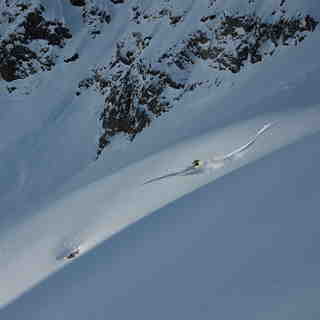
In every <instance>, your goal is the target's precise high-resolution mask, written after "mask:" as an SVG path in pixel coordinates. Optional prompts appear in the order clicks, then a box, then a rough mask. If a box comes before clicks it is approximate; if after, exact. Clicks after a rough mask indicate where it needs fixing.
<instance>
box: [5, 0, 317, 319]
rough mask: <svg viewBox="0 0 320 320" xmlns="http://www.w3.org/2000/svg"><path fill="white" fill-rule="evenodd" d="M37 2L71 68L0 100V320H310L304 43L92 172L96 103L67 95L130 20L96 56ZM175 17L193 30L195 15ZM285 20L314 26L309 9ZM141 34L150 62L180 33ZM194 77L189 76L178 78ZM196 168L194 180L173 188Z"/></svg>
mask: <svg viewBox="0 0 320 320" xmlns="http://www.w3.org/2000/svg"><path fill="white" fill-rule="evenodd" d="M44 2H45V3H48V4H49V5H50V8H51V10H52V14H53V15H60V16H63V17H64V19H65V21H67V22H68V23H69V24H70V25H72V26H73V27H74V30H75V31H77V30H78V32H75V36H74V37H73V39H72V42H71V43H70V44H69V45H68V46H67V47H66V48H65V49H64V50H65V51H66V55H69V56H70V55H71V54H73V52H74V51H75V50H77V51H79V52H80V57H81V58H80V62H79V63H78V64H77V65H75V66H74V67H73V66H72V65H70V68H69V69H68V72H66V71H65V69H64V67H63V65H62V64H61V66H58V67H57V68H56V69H54V70H53V71H51V72H47V73H45V72H44V73H42V74H40V75H36V76H33V78H32V79H31V80H30V79H28V80H23V81H20V82H21V83H23V85H25V86H27V87H28V88H32V91H31V93H30V94H29V95H23V94H22V93H21V92H17V93H14V94H13V95H10V96H7V95H4V94H3V95H0V105H1V110H0V209H1V215H0V253H1V259H0V283H1V287H0V308H1V309H0V319H1V320H2V319H4V320H13V319H32V320H43V319H46V320H53V319H55V320H56V319H77V320H82V319H83V320H86V319H97V320H100V319H101V320H105V319H128V318H131V319H201V320H202V319H219V320H231V319H247V320H251V319H252V320H267V319H273V320H277V319H279V320H280V319H281V320H283V319H290V320H292V319H294V320H295V319H296V320H301V319H318V318H319V316H320V307H319V303H318V297H319V294H320V280H319V279H320V278H319V275H318V274H319V267H320V255H319V250H318V248H319V244H320V233H319V223H320V218H319V214H318V213H319V206H320V191H319V190H320V189H319V174H318V172H319V170H318V166H319V163H320V149H319V139H320V99H319V89H318V84H319V71H320V62H319V55H318V52H319V50H318V49H319V43H320V34H319V31H318V29H317V30H316V31H315V32H314V33H312V34H310V35H309V36H308V37H307V39H306V40H304V42H303V43H301V44H300V45H299V46H298V47H295V48H282V49H280V50H279V51H278V52H277V53H276V54H275V55H274V56H272V57H270V58H266V59H265V60H264V62H263V63H261V64H255V65H248V66H247V67H246V69H245V70H244V71H242V72H240V73H239V74H237V75H232V77H231V76H230V75H226V83H227V84H226V85H225V86H222V87H221V88H219V89H212V88H201V89H199V91H195V92H194V93H192V94H189V95H187V96H186V97H185V98H184V99H183V100H182V102H179V103H178V105H177V106H176V107H175V108H174V109H173V110H171V111H170V112H168V113H167V114H166V115H164V116H162V117H160V118H159V119H157V120H155V121H154V122H153V123H152V125H151V127H150V128H148V129H146V130H145V131H143V132H142V133H141V134H139V135H138V136H137V138H136V139H135V140H134V142H132V143H130V142H128V141H127V140H126V139H125V138H124V137H118V138H117V139H116V140H115V141H114V143H113V144H112V145H111V146H110V147H109V149H108V147H107V148H106V149H105V151H104V152H103V153H102V156H101V157H100V158H99V160H98V161H95V160H94V156H95V150H96V149H95V148H96V141H97V136H98V134H99V132H98V129H97V128H98V123H97V119H98V116H99V110H100V109H99V105H100V104H101V103H102V101H101V97H98V96H97V95H95V94H94V93H92V92H91V93H90V92H89V91H88V93H87V94H82V95H81V96H80V97H77V96H75V94H74V93H75V91H76V90H77V87H76V83H77V82H76V81H75V80H76V79H82V78H83V77H85V76H87V75H88V70H89V67H90V66H92V61H96V62H97V64H103V63H104V61H105V59H106V56H111V55H112V54H113V52H110V50H109V49H108V48H111V47H113V44H114V43H115V41H116V40H117V39H121V38H122V37H125V35H126V34H127V33H128V32H129V30H127V29H128V28H129V27H128V22H127V17H128V16H129V5H128V4H124V5H119V6H120V8H118V9H117V10H118V11H117V13H116V18H115V20H114V21H113V22H112V23H111V24H110V25H107V26H105V28H109V29H108V30H109V31H108V32H107V33H106V34H107V35H108V37H107V39H105V41H98V40H97V39H90V38H88V35H87V33H86V32H85V31H84V30H83V29H82V28H81V27H80V26H81V23H80V21H78V20H77V16H76V15H74V14H71V13H70V12H71V11H72V10H74V8H71V5H69V4H68V1H65V2H64V1H60V0H59V1H49V0H47V1H44ZM149 2H150V7H152V6H154V7H155V8H156V7H157V5H158V3H159V2H158V1H149ZM164 2H165V1H164ZM217 2H219V1H217ZM220 2H221V6H224V8H227V9H228V8H229V9H230V8H233V9H234V10H236V9H239V10H241V8H242V7H243V6H244V4H245V3H247V1H239V0H238V1H237V0H228V1H220ZM279 2H280V1H276V0H274V1H271V0H270V1H267V0H265V1H261V2H259V5H257V10H258V12H260V13H261V14H265V13H266V12H269V11H272V9H273V8H274V7H276V6H279ZM161 3H162V2H161ZM177 3H178V4H181V3H183V4H184V5H183V8H185V9H184V10H187V9H190V8H191V9H190V10H191V12H192V14H191V15H190V16H188V19H190V23H189V24H188V25H190V30H192V23H191V22H192V21H193V20H192V19H196V18H197V17H198V16H199V15H200V14H201V13H202V14H203V12H204V10H205V9H204V8H205V6H204V5H202V4H201V2H200V1H191V0H190V1H177ZM178 4H177V6H178ZM178 7H179V6H178ZM288 10H289V12H292V13H297V12H302V13H306V14H307V13H312V14H313V15H314V16H315V17H316V18H320V4H318V1H315V0H312V1H311V0H309V1H302V0H294V1H293V0H291V1H290V5H288ZM72 12H73V11H72ZM68 19H69V20H70V21H68ZM152 24H153V25H152V27H153V29H152V30H151V27H150V26H149V27H150V32H153V33H154V34H155V35H157V37H158V38H157V39H158V40H157V41H158V42H157V45H154V46H151V47H150V48H148V51H147V53H146V54H149V55H150V57H152V55H153V50H162V49H161V48H162V46H165V45H166V44H167V42H168V41H172V42H174V40H175V39H177V38H179V37H180V36H181V33H182V32H185V31H184V30H182V29H181V30H179V28H180V27H179V26H177V27H176V29H175V31H174V32H173V31H172V30H170V33H169V32H168V30H167V29H166V28H168V27H165V26H162V25H158V24H157V23H156V22H152ZM137 28H143V27H140V26H137ZM130 31H132V30H130ZM108 50H109V51H108ZM203 76H204V75H203V70H202V66H201V64H199V65H198V66H197V67H196V68H195V71H194V74H193V75H192V77H193V78H194V79H195V80H197V79H198V78H199V77H203ZM206 76H208V77H210V75H206ZM57 79H58V81H57ZM70 93H71V94H70ZM268 124H271V126H270V127H268V128H267V130H265V131H264V132H263V133H261V131H259V130H260V129H261V128H263V127H264V126H265V125H268ZM257 132H258V133H259V132H260V133H261V134H259V135H257ZM252 139H253V140H252ZM251 142H254V143H251ZM247 144H248V145H247ZM246 146H247V147H246ZM234 151H237V152H234ZM226 156H227V158H226ZM195 159H201V160H204V161H205V166H204V167H201V168H199V169H193V170H192V171H188V174H178V175H175V174H174V173H176V172H183V170H185V169H186V168H188V167H189V166H190V165H191V163H192V161H193V160H195ZM214 159H219V161H213V160H214ZM221 159H222V160H221ZM159 177H160V178H161V177H165V178H163V179H158V178H159ZM146 182H148V183H146ZM78 247H80V255H79V256H77V257H76V258H75V259H74V260H70V261H68V260H65V259H63V258H64V257H65V256H66V255H68V254H69V253H70V252H71V251H72V250H74V249H75V248H78Z"/></svg>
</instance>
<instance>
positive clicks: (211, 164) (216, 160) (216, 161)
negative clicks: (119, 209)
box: [143, 122, 274, 185]
mask: <svg viewBox="0 0 320 320" xmlns="http://www.w3.org/2000/svg"><path fill="white" fill-rule="evenodd" d="M272 125H274V123H272V122H270V123H267V124H265V125H264V126H263V127H262V128H261V129H259V130H258V132H257V133H256V135H255V136H253V137H252V138H251V139H250V140H249V141H248V142H247V143H246V144H244V145H243V146H241V147H239V148H237V149H235V150H233V151H231V152H230V153H228V154H226V155H224V156H221V157H213V158H212V159H210V160H204V161H203V165H202V166H201V167H200V168H194V167H193V166H189V167H187V168H185V169H182V170H179V171H175V172H172V173H168V174H165V175H163V176H160V177H156V178H152V179H150V180H147V181H146V182H144V183H143V185H145V184H149V183H152V182H156V181H160V180H164V179H167V178H173V177H177V176H186V175H196V174H202V173H205V172H207V170H206V169H219V168H221V167H223V166H224V165H225V163H226V161H230V160H235V159H236V158H237V157H238V156H240V155H241V154H243V152H244V151H246V150H248V149H249V148H250V147H251V146H252V145H253V144H254V143H255V142H256V141H257V140H258V138H259V136H261V135H262V134H263V133H265V132H266V131H267V130H268V129H270V128H271V126H272Z"/></svg>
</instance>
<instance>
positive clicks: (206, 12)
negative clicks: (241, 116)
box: [0, 0, 318, 157]
mask: <svg viewBox="0 0 320 320" xmlns="http://www.w3.org/2000/svg"><path fill="white" fill-rule="evenodd" d="M58 3H60V1H58ZM68 4H69V6H70V8H68V9H69V10H70V11H73V14H74V15H75V16H76V15H78V16H79V20H80V23H79V25H78V28H77V29H76V28H73V26H72V25H70V24H68V22H67V19H65V18H64V17H63V16H59V15H58V14H57V12H56V11H55V10H54V8H53V7H55V6H56V5H53V3H52V2H47V3H45V2H41V1H39V2H36V1H22V0H21V1H17V0H16V1H14V0H6V1H5V3H4V4H3V5H2V9H1V21H0V24H1V34H0V75H1V78H2V80H1V82H2V84H1V85H2V88H6V89H7V92H8V94H10V93H12V92H13V91H15V90H16V89H19V85H20V84H15V80H19V79H23V80H24V81H23V82H28V81H29V78H30V77H31V76H32V75H35V74H39V77H41V73H43V72H50V71H51V70H52V69H53V68H55V67H56V66H57V65H63V66H62V67H63V68H64V70H65V71H66V72H68V68H69V66H68V64H70V63H72V64H74V65H75V67H76V66H77V64H79V65H81V58H82V57H81V53H79V52H77V50H75V51H74V52H73V53H72V54H70V55H66V54H65V52H64V51H63V49H64V48H65V47H66V45H68V46H72V42H73V41H74V40H73V38H74V35H75V34H76V33H79V32H85V33H87V37H88V38H91V39H94V41H95V42H100V43H101V42H103V41H104V39H105V37H108V33H109V30H110V29H112V28H115V26H114V25H115V24H116V23H117V22H115V19H116V18H115V17H117V16H119V15H123V16H124V17H125V19H127V21H126V23H127V31H126V32H125V33H123V34H121V35H120V36H119V37H118V39H116V40H115V41H114V43H113V46H112V47H110V48H108V52H109V54H108V55H109V57H106V58H105V59H102V61H101V63H99V64H98V65H96V62H95V61H90V63H89V64H88V65H87V73H88V76H87V77H84V78H83V79H76V80H74V81H77V83H76V82H75V83H74V84H73V85H74V86H77V87H78V90H77V91H76V95H77V96H79V99H81V95H83V94H87V91H88V90H91V91H94V92H96V94H97V95H100V96H101V98H102V99H103V102H102V103H101V107H100V109H101V111H100V114H99V117H98V119H97V120H99V123H100V124H99V126H100V128H97V130H98V131H99V132H100V135H99V138H98V141H96V144H97V147H96V156H97V157H99V155H100V154H101V152H102V151H103V150H104V149H105V147H106V146H108V145H109V144H110V143H111V142H112V138H113V137H114V136H116V135H119V134H121V135H123V134H125V135H127V136H128V138H129V139H130V140H131V141H132V140H133V139H134V138H135V137H136V135H137V134H138V133H140V132H141V131H142V130H144V129H145V128H147V127H150V126H151V124H152V122H153V120H154V119H155V118H157V117H159V116H161V115H162V114H164V113H166V112H168V111H170V110H171V109H172V108H174V107H175V105H177V104H178V102H180V103H181V104H183V99H184V96H185V95H187V94H188V93H189V92H191V91H194V90H198V89H199V88H200V87H210V88H211V89H212V90H218V88H219V87H220V86H224V85H225V81H224V76H225V74H226V73H233V74H235V73H239V72H243V73H244V72H246V68H247V66H248V65H249V64H257V63H263V62H264V60H265V59H267V60H271V59H272V55H273V54H274V53H275V52H277V51H281V50H282V49H283V47H285V46H288V47H290V48H292V49H291V50H294V48H295V47H296V46H297V45H299V46H300V45H303V44H300V43H301V42H303V40H304V39H305V38H306V37H307V36H308V34H309V33H310V32H314V31H315V29H316V27H317V25H318V21H317V19H316V18H314V17H313V16H312V15H311V14H305V13H302V12H296V13H295V14H291V13H290V12H288V9H289V7H290V4H289V1H285V0H284V1H279V3H278V5H275V6H273V7H271V8H270V9H269V11H266V12H264V14H263V15H261V14H260V13H259V12H258V11H257V8H258V4H257V3H256V2H255V1H247V3H245V2H244V5H243V7H244V8H242V9H241V10H240V9H237V8H236V7H235V8H232V9H231V8H224V6H222V5H221V4H220V2H219V1H204V2H203V3H202V4H201V5H199V6H198V7H197V6H196V5H195V4H194V3H193V4H191V3H190V4H188V5H186V4H187V2H185V3H180V2H179V1H174V0H172V1H170V0H167V1H160V2H159V3H158V4H157V5H156V6H154V7H150V5H149V3H148V2H147V1H145V2H141V1H125V0H109V1H98V0H78V1H77V0H72V1H71V0H70V1H64V3H60V6H62V5H64V6H68ZM71 6H72V7H71ZM52 11H54V14H52ZM124 12H125V14H124ZM163 30H166V32H168V33H170V35H168V38H169V39H170V40H169V39H168V41H167V42H165V43H163ZM158 43H161V49H160V50H157V51H156V52H155V51H154V48H157V46H158ZM150 48H152V49H151V50H150ZM150 51H151V52H150ZM198 65H201V66H202V69H203V72H204V73H206V75H205V76H204V77H203V78H199V79H195V78H193V76H192V74H193V73H194V70H195V69H196V68H197V66H198ZM229 79H230V78H229ZM231 81H232V80H231ZM23 82H22V83H23ZM30 90H32V91H33V94H36V91H35V90H34V89H30ZM28 93H30V92H28ZM70 94H71V93H70Z"/></svg>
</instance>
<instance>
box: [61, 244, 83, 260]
mask: <svg viewBox="0 0 320 320" xmlns="http://www.w3.org/2000/svg"><path fill="white" fill-rule="evenodd" d="M79 254H80V247H77V248H75V249H74V250H72V251H71V252H70V253H69V254H68V255H66V256H65V257H63V259H64V260H71V259H73V258H75V257H76V256H78V255H79Z"/></svg>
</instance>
